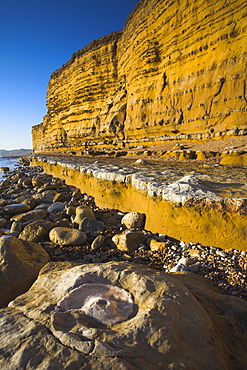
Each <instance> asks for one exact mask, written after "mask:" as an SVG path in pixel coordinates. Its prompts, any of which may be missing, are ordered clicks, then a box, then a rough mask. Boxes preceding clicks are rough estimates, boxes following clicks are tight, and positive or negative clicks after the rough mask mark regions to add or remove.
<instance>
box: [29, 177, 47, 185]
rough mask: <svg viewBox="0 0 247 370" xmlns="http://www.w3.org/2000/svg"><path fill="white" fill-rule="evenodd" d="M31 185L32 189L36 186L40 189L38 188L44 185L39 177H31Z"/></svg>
mask: <svg viewBox="0 0 247 370" xmlns="http://www.w3.org/2000/svg"><path fill="white" fill-rule="evenodd" d="M32 185H33V186H34V187H36V186H38V187H40V186H43V185H44V181H43V179H42V178H41V177H39V176H36V177H33V178H32Z"/></svg>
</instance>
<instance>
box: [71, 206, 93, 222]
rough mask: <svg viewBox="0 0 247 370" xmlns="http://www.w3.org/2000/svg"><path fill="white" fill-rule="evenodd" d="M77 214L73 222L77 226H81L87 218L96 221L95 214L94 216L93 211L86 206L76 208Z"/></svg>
mask: <svg viewBox="0 0 247 370" xmlns="http://www.w3.org/2000/svg"><path fill="white" fill-rule="evenodd" d="M75 212H76V213H75V217H72V220H73V222H74V223H75V224H77V225H80V224H81V222H82V220H83V219H84V218H85V217H88V218H91V219H92V220H95V221H96V217H95V214H94V212H93V210H92V209H91V208H89V207H86V206H79V207H76V210H75Z"/></svg>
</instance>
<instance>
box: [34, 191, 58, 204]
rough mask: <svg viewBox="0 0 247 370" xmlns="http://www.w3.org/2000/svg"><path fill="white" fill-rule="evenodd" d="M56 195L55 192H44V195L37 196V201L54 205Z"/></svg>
mask: <svg viewBox="0 0 247 370" xmlns="http://www.w3.org/2000/svg"><path fill="white" fill-rule="evenodd" d="M56 194H57V192H56V191H55V190H44V191H43V192H42V193H38V194H36V195H35V199H37V200H38V201H39V202H40V203H52V202H53V199H54V197H55V195H56Z"/></svg>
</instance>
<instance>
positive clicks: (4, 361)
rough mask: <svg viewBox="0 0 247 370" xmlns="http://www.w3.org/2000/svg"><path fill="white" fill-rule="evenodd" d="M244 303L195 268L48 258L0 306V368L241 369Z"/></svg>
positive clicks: (244, 356)
mask: <svg viewBox="0 0 247 370" xmlns="http://www.w3.org/2000/svg"><path fill="white" fill-rule="evenodd" d="M246 311H247V302H246V301H244V300H243V299H241V298H238V297H233V296H227V295H224V294H222V293H221V292H220V291H219V290H218V289H217V288H215V287H214V286H213V284H212V283H211V281H209V280H207V279H205V278H204V277H202V276H199V275H194V274H189V273H186V272H185V273H179V274H165V273H163V272H159V271H155V270H152V269H148V268H145V267H142V266H140V265H135V264H131V263H127V262H118V263H117V262H109V263H104V264H89V265H86V264H78V263H74V262H63V263H50V264H47V265H46V266H45V267H44V268H43V269H42V271H41V272H40V275H39V277H38V279H37V280H36V281H35V283H34V284H33V286H32V287H31V288H30V290H29V291H28V292H26V293H25V294H23V295H22V296H21V297H17V298H16V299H15V300H14V301H12V302H11V303H10V304H9V307H8V308H7V309H2V310H0V333H2V335H0V341H1V351H2V353H3V354H4V356H2V357H1V359H0V366H1V368H8V369H17V368H18V369H25V368H28V369H37V368H40V369H42V368H49V367H50V368H58V369H60V368H61V369H105V370H106V369H113V370H118V369H125V370H132V369H133V370H134V369H152V370H156V369H211V370H216V369H244V368H245V367H246V361H247V353H246V343H245V342H246V341H245V338H246V330H247V329H246V319H245V317H246V316H245V313H246ZM20 344H21V345H20ZM48 365H49V366H48Z"/></svg>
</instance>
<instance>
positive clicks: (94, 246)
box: [91, 235, 105, 250]
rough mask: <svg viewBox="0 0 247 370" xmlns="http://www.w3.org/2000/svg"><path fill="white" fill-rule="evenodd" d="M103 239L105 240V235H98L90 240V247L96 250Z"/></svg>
mask: <svg viewBox="0 0 247 370" xmlns="http://www.w3.org/2000/svg"><path fill="white" fill-rule="evenodd" d="M104 241H105V237H104V235H98V236H97V237H96V238H95V239H94V241H93V242H92V244H91V249H93V250H98V249H100V248H101V247H102V245H103V244H104Z"/></svg>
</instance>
